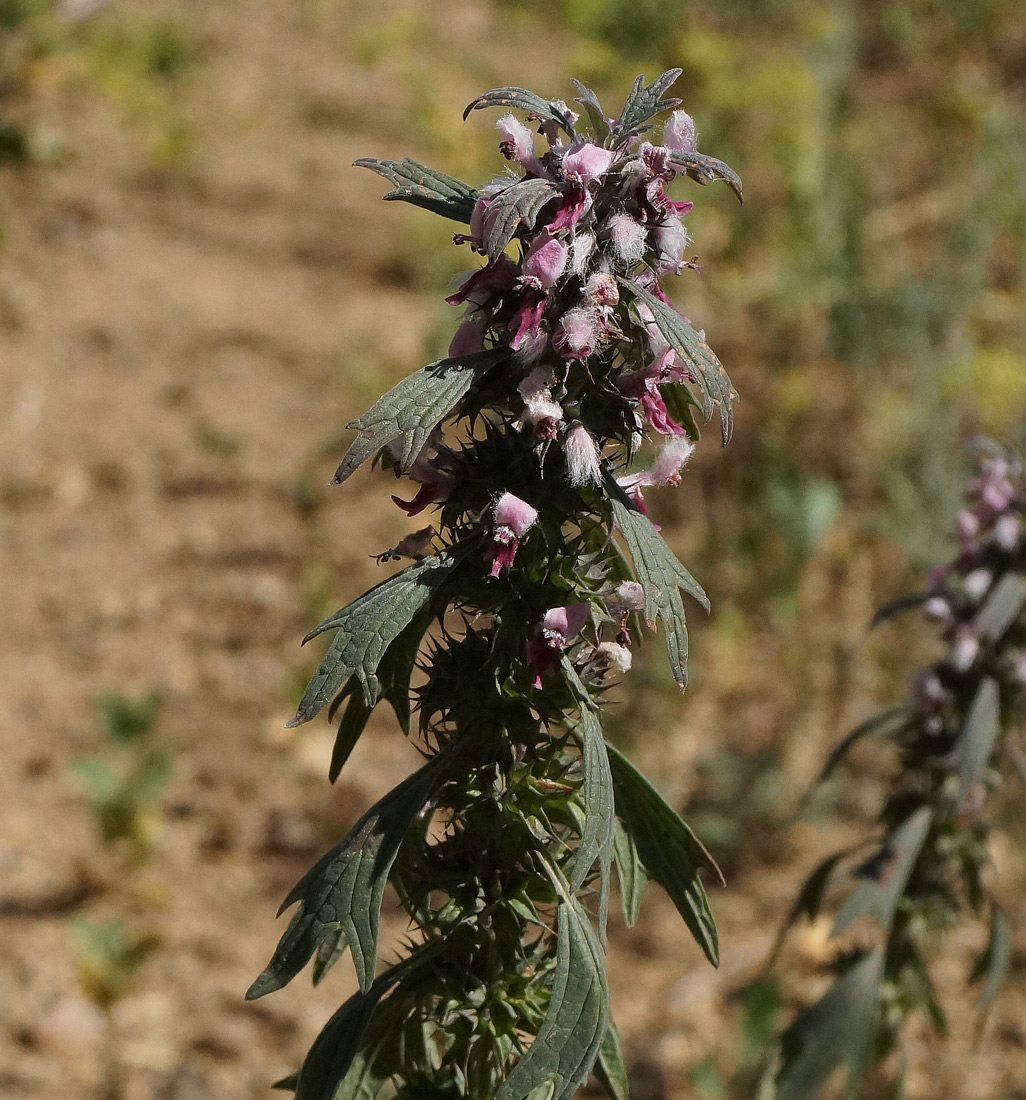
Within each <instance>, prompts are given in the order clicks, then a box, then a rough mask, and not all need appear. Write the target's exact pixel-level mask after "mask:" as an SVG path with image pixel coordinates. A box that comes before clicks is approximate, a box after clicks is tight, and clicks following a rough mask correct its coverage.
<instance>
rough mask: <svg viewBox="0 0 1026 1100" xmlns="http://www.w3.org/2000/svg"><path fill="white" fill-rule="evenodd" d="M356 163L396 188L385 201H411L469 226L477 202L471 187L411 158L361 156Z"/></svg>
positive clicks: (386, 196) (476, 195)
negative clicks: (389, 158)
mask: <svg viewBox="0 0 1026 1100" xmlns="http://www.w3.org/2000/svg"><path fill="white" fill-rule="evenodd" d="M353 163H354V165H355V166H356V167H358V168H369V169H370V170H371V171H372V172H377V173H378V175H379V176H384V177H385V179H387V180H388V181H389V182H390V183H392V184H394V185H395V186H394V187H393V188H392V190H391V191H389V192H388V193H387V194H386V195H385V196H384V199H385V201H386V202H395V201H401V202H409V203H412V204H413V205H414V206H420V207H423V208H424V209H425V210H430V211H432V213H435V214H441V216H442V217H443V218H451V219H452V220H453V221H456V222H464V223H466V224H468V225H469V224H470V219H471V217H472V216H473V213H474V206H475V205H476V204H477V199H478V193H477V191H476V190H475V189H474V188H473V187H471V186H470V184H467V183H464V182H463V181H462V180H458V179H456V178H454V177H453V176H449V175H446V173H445V172H437V171H435V169H434V168H428V167H426V166H425V165H423V164H418V163H417V161H415V160H411V159H410V158H409V157H404V158H403V159H402V160H378V159H377V157H361V158H360V159H359V160H357V161H354V162H353Z"/></svg>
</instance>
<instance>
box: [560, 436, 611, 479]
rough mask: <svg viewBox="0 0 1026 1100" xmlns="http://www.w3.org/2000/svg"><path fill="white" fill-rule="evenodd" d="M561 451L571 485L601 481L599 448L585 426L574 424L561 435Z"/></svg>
mask: <svg viewBox="0 0 1026 1100" xmlns="http://www.w3.org/2000/svg"><path fill="white" fill-rule="evenodd" d="M563 451H564V453H565V454H566V474H567V478H568V479H569V481H570V484H571V485H574V486H577V487H580V486H582V485H598V484H599V483H600V482H601V481H602V467H601V466H600V465H599V449H598V446H597V445H596V443H595V440H594V439H593V438H592V435H591V432H589V431H588V429H587V428H585V427H584V426H583V425H581V424H576V425H574V427H572V428H571V429H570V430H569V431H568V432H566V433H565V434H564V435H563Z"/></svg>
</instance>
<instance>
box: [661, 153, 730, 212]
mask: <svg viewBox="0 0 1026 1100" xmlns="http://www.w3.org/2000/svg"><path fill="white" fill-rule="evenodd" d="M670 159H671V160H672V161H673V163H674V164H676V165H679V166H680V167H681V168H683V169H684V174H685V175H686V176H688V177H690V178H691V179H693V180H694V181H695V182H696V183H701V184H703V185H704V184H706V183H712V182H713V181H715V180H721V181H722V182H723V183H725V184H726V185H727V186H728V187H729V188H730V189H731V191H733V192H734V194H735V195H737V201H738V202H741V203H743V202H744V201H745V196H744V186H743V184H742V183H741V177H740V176H739V175H738V174H737V172H735V171H734V169H733V168H731V167H730V165H729V164H724V162H723V161H722V160H717V159H716V158H715V157H710V156H706V154H705V153H697V152H696V153H680V152H673V153H671V154H670Z"/></svg>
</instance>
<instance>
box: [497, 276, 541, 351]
mask: <svg viewBox="0 0 1026 1100" xmlns="http://www.w3.org/2000/svg"><path fill="white" fill-rule="evenodd" d="M547 301H548V298H547V296H546V295H545V294H542V293H541V292H540V291H537V290H528V291H527V292H526V293H525V294H524V296H523V298H522V299H521V301H520V305H519V306H518V307H517V311H516V313H514V314H513V319H512V320H511V321H510V323H509V325H508V326H507V330H506V331H507V332H509V334H510V341H509V346H510V347H511V348H512V349H513V350H514V351H520V349H521V348H522V347H523V346H524V343H525V341H530V342H531V343H533V342H534V340H535V338H536V337H537V336H538V334H539V333H540V332H541V319H542V313H544V311H545V303H546V302H547Z"/></svg>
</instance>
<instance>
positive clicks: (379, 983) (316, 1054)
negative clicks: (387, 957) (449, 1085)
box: [296, 943, 440, 1100]
mask: <svg viewBox="0 0 1026 1100" xmlns="http://www.w3.org/2000/svg"><path fill="white" fill-rule="evenodd" d="M439 946H440V945H439V944H437V943H433V944H430V945H426V946H425V947H422V948H421V949H420V950H419V951H416V952H414V954H412V955H409V956H407V958H405V959H403V960H402V962H400V963H397V964H396V965H395V966H393V967H392V968H391V969H390V970H386V971H385V973H384V974H381V975H380V976H379V977H378V978H376V979H375V981H374V983H373V984H372V985H371V987H370V989H368V990H367V991H366V992H361V993H356V994H354V995H353V996H352V997H350V998H349V1000H348V1001H346V1002H345V1004H343V1005H342V1007H341V1008H340V1009H339V1010H338V1011H337V1012H336V1013H335V1015H334V1016H332V1017H331V1019H330V1020H329V1021H328V1022H327V1023H326V1024H325V1025H324V1028H323V1029H322V1030H321V1033H320V1035H318V1036H317V1038H316V1039H315V1040H314V1042H313V1046H311V1047H310V1051H309V1053H308V1054H307V1056H306V1058H305V1059H304V1061H303V1065H302V1067H301V1068H300V1070H299V1074H298V1075H297V1078H296V1100H338V1096H339V1092H338V1090H339V1088H340V1087H341V1085H342V1083H343V1082H344V1081H345V1078H346V1075H347V1074H348V1073H349V1070H350V1067H351V1066H352V1065H353V1061H354V1059H355V1058H356V1056H357V1054H358V1052H359V1051H360V1048H361V1045H362V1040H363V1036H364V1033H365V1031H366V1030H367V1025H368V1023H369V1022H370V1019H371V1014H372V1013H373V1012H374V1008H375V1006H376V1005H377V1004H378V1002H379V1001H380V1000H381V998H382V997H383V996H384V995H385V994H386V993H387V992H388V991H389V990H390V989H391V988H392V987H393V986H394V985H395V984H396V983H397V982H399V981H401V980H402V978H403V977H405V975H406V974H407V973H408V972H409V971H411V970H414V969H416V968H417V967H419V966H420V965H422V964H423V963H424V962H426V961H427V959H428V958H430V957H432V956H433V955H435V954H436V953H437V951H438V948H439Z"/></svg>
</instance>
